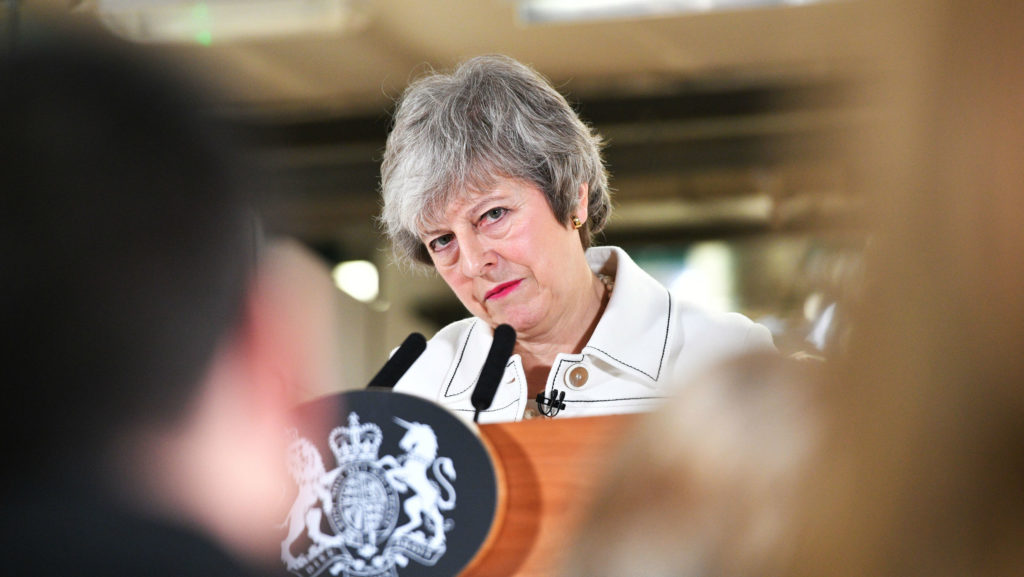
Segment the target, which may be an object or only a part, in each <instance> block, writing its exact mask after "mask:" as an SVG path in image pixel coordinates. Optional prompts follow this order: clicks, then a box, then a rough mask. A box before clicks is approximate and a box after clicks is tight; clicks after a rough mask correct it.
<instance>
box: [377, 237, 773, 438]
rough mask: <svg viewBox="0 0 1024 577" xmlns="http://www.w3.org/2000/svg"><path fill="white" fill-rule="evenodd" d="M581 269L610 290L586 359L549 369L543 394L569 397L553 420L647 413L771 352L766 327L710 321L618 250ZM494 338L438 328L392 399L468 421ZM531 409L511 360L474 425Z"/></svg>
mask: <svg viewBox="0 0 1024 577" xmlns="http://www.w3.org/2000/svg"><path fill="white" fill-rule="evenodd" d="M587 261H588V262H589V263H590V267H591V269H592V270H594V272H602V273H605V274H609V275H611V276H612V277H614V279H615V287H614V289H613V290H612V294H611V298H610V299H609V301H608V305H607V307H606V308H605V311H604V315H603V316H602V317H601V319H600V320H599V321H598V324H597V327H596V328H595V329H594V333H593V335H592V336H591V337H590V341H589V342H588V343H587V345H586V346H585V347H583V351H582V352H581V353H579V354H569V353H561V354H559V355H558V356H557V357H556V358H555V362H554V364H553V365H552V367H551V372H550V373H549V374H548V379H547V383H546V385H545V389H544V394H545V396H547V397H549V398H550V397H551V396H552V395H553V394H554V392H555V391H561V392H564V393H565V398H564V400H563V402H564V403H565V408H564V409H562V410H561V411H560V412H558V413H557V416H559V417H581V416H594V415H607V414H614V413H631V412H637V411H642V410H647V409H650V408H652V407H653V406H654V405H655V404H656V403H657V401H658V399H660V398H663V397H665V396H666V395H667V394H668V393H669V389H670V388H671V387H672V386H674V385H678V384H680V383H683V382H685V381H686V380H687V379H689V378H691V377H693V376H694V375H695V374H697V373H698V372H700V371H702V370H705V369H707V368H709V367H710V366H711V365H713V364H715V363H719V362H721V361H723V360H725V359H727V358H729V357H733V356H736V355H739V354H742V353H746V352H753V351H765V350H774V345H773V344H772V336H771V332H769V331H768V329H767V328H766V327H764V326H762V325H759V324H755V323H754V322H752V321H751V320H750V319H748V318H747V317H745V316H743V315H741V314H738V313H727V314H717V313H709V312H707V311H704V310H702V309H698V308H696V307H694V306H693V305H691V304H686V303H683V302H681V301H679V300H678V299H677V298H675V297H673V296H672V294H671V293H669V291H668V290H667V289H666V288H665V287H664V286H662V285H661V284H659V283H658V281H656V280H654V278H652V277H651V276H650V275H648V274H647V273H646V272H644V271H643V270H642V269H641V268H640V267H639V266H637V265H636V263H634V262H633V260H632V259H630V258H629V255H627V254H626V253H625V251H623V250H622V249H620V248H617V247H612V246H605V247H596V248H591V249H589V250H588V251H587ZM492 338H493V331H492V330H491V328H490V327H489V326H488V325H487V323H485V322H484V321H482V320H480V319H478V318H476V317H471V318H467V319H463V320H460V321H457V322H454V323H452V324H450V325H448V326H446V327H444V328H443V329H441V330H440V331H438V333H437V334H436V335H434V337H433V338H432V339H430V341H429V342H428V343H427V349H426V351H424V353H423V355H422V356H421V357H420V358H419V359H417V361H416V362H415V363H414V364H413V366H412V367H411V368H410V369H409V371H408V372H407V373H406V374H405V375H404V376H403V377H402V379H401V380H400V381H399V382H398V384H397V385H396V387H395V390H396V391H399V392H403V393H409V394H413V395H417V396H420V397H424V398H427V399H430V400H432V401H435V402H437V403H439V404H441V405H444V406H446V407H448V408H449V409H451V410H453V411H454V412H455V413H456V414H457V415H459V416H461V417H463V418H465V419H467V420H472V418H473V406H472V404H471V403H470V396H471V395H472V393H473V389H474V387H475V386H476V381H477V378H478V377H479V375H480V369H481V367H482V366H483V362H484V359H485V358H486V357H487V352H488V350H490V346H491V341H492ZM578 367H582V369H583V370H582V371H581V370H579V369H578ZM570 374H572V375H573V376H574V377H575V378H576V380H575V381H573V379H572V378H570V376H569V375H570ZM581 376H585V381H584V382H580V380H581ZM532 401H533V400H532V399H528V398H527V394H526V376H525V374H524V373H523V365H522V361H521V359H520V357H519V355H512V358H511V359H509V361H508V364H507V365H506V368H505V374H504V376H503V377H502V381H501V385H500V386H499V387H498V392H497V394H496V396H495V398H494V402H493V403H492V404H491V408H490V409H488V410H487V411H485V412H483V413H481V415H480V422H481V423H493V422H505V421H518V420H520V419H522V418H524V415H525V416H527V417H530V416H533V415H535V414H536V406H535V404H534V403H533V402H532ZM528 409H529V410H528Z"/></svg>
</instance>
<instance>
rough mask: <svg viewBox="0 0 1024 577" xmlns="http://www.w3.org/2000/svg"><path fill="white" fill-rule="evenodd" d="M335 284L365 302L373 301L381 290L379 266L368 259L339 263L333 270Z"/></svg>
mask: <svg viewBox="0 0 1024 577" xmlns="http://www.w3.org/2000/svg"><path fill="white" fill-rule="evenodd" d="M331 276H332V277H333V278H334V284H335V285H336V286H337V287H338V288H339V289H341V290H342V291H343V292H345V294H347V295H349V296H351V297H352V298H354V299H356V300H357V301H361V302H364V303H369V302H373V301H374V300H376V298H377V294H378V293H379V291H380V276H379V275H378V274H377V267H376V266H375V265H374V264H373V263H372V262H370V261H368V260H349V261H345V262H342V263H338V265H337V266H336V267H334V270H333V271H332V272H331Z"/></svg>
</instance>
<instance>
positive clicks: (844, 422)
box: [563, 0, 1024, 577]
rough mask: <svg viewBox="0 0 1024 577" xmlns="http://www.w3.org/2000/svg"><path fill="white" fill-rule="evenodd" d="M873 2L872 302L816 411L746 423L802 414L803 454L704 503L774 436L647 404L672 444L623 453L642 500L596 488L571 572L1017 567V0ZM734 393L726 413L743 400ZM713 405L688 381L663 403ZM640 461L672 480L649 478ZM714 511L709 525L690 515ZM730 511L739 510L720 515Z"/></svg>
mask: <svg viewBox="0 0 1024 577" xmlns="http://www.w3.org/2000/svg"><path fill="white" fill-rule="evenodd" d="M870 9H871V11H872V12H871V13H872V14H873V15H874V16H876V18H873V20H872V21H874V22H884V23H885V24H884V27H883V30H882V32H884V36H885V37H886V38H887V42H886V43H885V44H884V45H882V46H880V48H881V49H882V50H883V52H882V53H881V54H882V55H883V56H884V58H885V59H886V60H885V61H884V67H882V69H881V71H882V72H883V73H884V77H885V79H886V82H885V83H884V85H881V86H879V85H874V84H873V85H872V86H871V87H870V89H871V90H873V91H878V92H874V93H873V95H874V96H875V97H876V98H878V100H876V101H875V103H876V104H877V105H878V107H877V108H876V109H875V111H874V112H875V116H874V120H873V121H872V122H871V124H870V126H869V128H870V130H867V131H865V133H864V135H863V136H862V138H863V140H860V141H858V142H856V143H855V144H856V145H857V146H858V148H859V150H860V155H861V156H860V157H858V158H857V160H858V161H863V162H864V165H865V166H867V167H868V168H869V169H870V178H869V179H868V183H869V184H870V185H872V187H873V189H872V192H871V194H872V196H871V197H870V198H871V201H872V203H873V209H874V210H875V211H876V212H875V217H876V218H875V219H874V222H875V223H876V224H877V226H878V228H877V230H875V235H874V242H873V243H872V245H871V249H870V250H869V252H868V254H867V255H866V261H865V264H866V268H865V272H866V275H867V276H866V278H867V284H866V286H865V290H864V294H863V299H862V300H860V301H858V302H857V303H854V304H855V305H856V306H855V307H854V308H853V310H852V313H851V314H852V316H851V322H850V334H849V341H848V347H847V349H846V350H845V352H843V353H842V354H841V355H839V356H837V357H836V358H835V360H834V361H832V362H830V363H829V364H828V365H827V366H825V367H823V372H822V373H821V375H820V376H819V377H818V378H819V379H820V385H821V387H820V392H819V393H814V394H816V395H817V397H818V401H817V403H816V404H815V405H814V407H812V409H811V410H810V411H803V410H800V411H797V412H796V414H788V413H787V411H781V412H780V411H765V412H762V413H759V414H756V415H751V417H752V420H751V427H752V428H751V429H750V432H751V433H754V432H756V431H757V430H760V429H762V428H763V427H764V425H765V422H766V420H767V423H768V424H769V425H771V427H774V428H776V429H778V430H784V429H785V428H787V427H792V426H793V424H794V423H800V422H801V421H803V422H807V423H810V424H811V427H810V433H811V435H810V436H808V437H806V441H807V442H808V443H810V444H809V445H806V446H807V447H808V448H809V450H810V452H809V453H805V454H804V456H803V458H801V459H799V460H797V461H793V462H791V463H790V464H789V465H786V466H784V467H783V468H781V469H780V470H779V472H780V473H781V474H780V475H777V477H776V482H775V484H774V488H773V489H772V490H771V491H767V492H758V491H757V490H756V489H757V486H758V485H763V484H760V483H757V484H752V483H750V482H749V479H751V478H754V479H756V478H757V477H758V476H764V475H765V471H766V470H765V469H758V470H757V471H753V472H752V475H753V477H750V476H746V475H748V474H749V473H751V472H749V471H747V469H746V468H745V467H734V468H733V469H732V470H731V471H729V474H728V475H727V476H726V477H725V478H720V480H719V483H720V485H721V486H726V487H727V486H730V485H732V486H740V487H741V488H742V491H741V492H740V493H738V494H737V493H735V492H729V491H720V490H715V491H714V492H713V494H712V495H713V496H712V498H711V499H709V500H704V501H703V502H700V503H694V502H692V500H687V499H686V497H685V494H686V492H687V489H688V488H689V487H690V486H692V485H693V484H695V483H700V482H701V480H702V478H703V477H702V475H704V474H705V473H706V472H707V471H709V470H710V471H721V470H722V468H721V467H718V466H716V465H717V463H719V462H721V461H722V460H723V459H725V460H726V461H727V462H728V461H729V460H735V459H736V458H737V455H739V456H744V455H746V456H750V455H754V454H756V453H757V451H758V447H760V446H762V445H764V444H765V439H769V440H770V439H771V437H772V436H773V435H768V436H765V435H748V436H745V437H743V438H742V439H741V440H742V443H740V444H739V445H738V446H737V445H735V444H733V445H732V446H729V445H722V444H721V443H718V444H719V445H722V446H721V447H716V446H715V445H716V443H715V438H716V436H715V435H713V434H712V435H710V437H711V438H708V437H709V433H714V430H713V429H712V430H711V431H699V432H698V434H696V435H695V434H690V435H688V437H689V438H687V439H683V438H680V437H679V436H672V433H674V432H676V431H677V429H676V428H674V426H673V425H672V423H671V422H670V421H667V420H666V419H665V418H664V417H662V418H660V419H659V420H657V421H652V422H651V423H649V425H648V426H649V427H650V428H651V429H648V430H646V431H645V432H643V433H638V434H637V437H636V438H638V439H646V440H649V441H653V440H656V439H663V440H664V442H663V443H662V444H661V446H659V447H648V448H646V449H645V451H646V453H645V456H646V459H643V458H641V459H636V458H632V457H630V456H629V455H628V454H626V455H624V456H622V457H620V460H619V461H617V464H618V467H617V469H616V470H615V472H613V473H611V475H610V477H611V478H610V480H609V481H608V483H607V485H606V490H605V492H604V493H602V495H604V496H606V497H607V496H609V495H614V496H616V497H621V498H629V496H630V495H631V494H635V493H636V492H640V491H643V492H644V495H645V498H644V499H641V500H640V501H641V505H640V506H638V507H634V508H630V507H626V506H618V505H617V504H615V503H608V502H607V501H601V500H599V501H598V504H597V505H596V506H595V509H594V513H593V515H592V517H591V520H594V519H596V520H597V522H596V523H591V524H587V523H584V524H583V525H582V527H583V528H582V530H581V533H580V535H578V541H577V545H576V547H575V548H574V552H573V554H572V555H571V556H570V557H571V561H570V563H569V564H568V566H567V570H566V571H565V573H563V574H564V575H566V576H568V577H575V576H577V575H579V576H582V575H586V576H587V577H601V576H602V575H609V576H610V575H616V576H617V575H623V574H626V573H629V574H637V575H650V576H668V575H693V576H698V575H706V576H717V575H788V576H791V577H820V576H822V575H830V576H834V577H863V576H865V575H871V576H875V577H917V576H920V577H925V576H927V577H947V576H948V577H959V576H963V575H971V576H978V577H1010V576H1016V575H1020V574H1021V573H1022V571H1024V546H1022V543H1024V354H1022V351H1024V225H1022V223H1021V214H1022V213H1024V195H1022V187H1024V108H1022V107H1021V106H1020V103H1021V102H1022V101H1024V69H1022V68H1021V67H1020V65H1019V63H1020V61H1021V57H1024V50H1022V47H1021V46H1022V45H1021V43H1020V39H1021V37H1022V36H1024V4H1021V3H1019V2H1002V3H987V4H984V5H981V4H977V3H974V2H968V1H966V0H940V1H938V2H919V1H916V0H915V1H906V0H904V1H901V2H890V3H884V4H883V3H874V4H872V5H870ZM909 23H912V25H911V24H909ZM864 88H865V89H867V88H868V87H866V86H865V87H864ZM733 370H739V369H733ZM787 378H788V377H787ZM747 379H748V380H749V383H748V387H747V388H748V389H750V390H751V391H752V392H753V398H754V399H756V398H757V397H758V396H762V397H763V396H764V395H769V394H771V395H776V396H778V397H779V400H784V399H785V397H786V396H787V395H786V394H785V392H784V391H782V392H779V391H776V389H777V388H778V386H777V384H776V383H775V381H776V380H777V379H768V380H767V381H765V379H764V378H763V377H761V376H760V375H748V377H747ZM758 387H764V388H765V390H764V391H763V392H758V391H757V388H758ZM719 388H720V387H719ZM695 389H700V385H694V386H693V387H692V388H691V389H690V390H695ZM740 401H742V402H738V403H737V402H730V403H728V404H727V405H726V408H727V410H728V411H730V412H737V411H740V410H742V409H743V406H744V405H745V403H746V401H743V400H742V399H740ZM700 402H701V399H700V398H694V396H693V395H689V396H687V395H683V396H681V397H679V399H677V401H673V405H672V406H671V409H670V410H671V411H673V412H674V413H675V414H686V412H687V411H691V412H692V411H693V410H695V409H696V408H697V405H698V404H699V403H700ZM669 414H672V413H669ZM815 423H817V424H816V425H815ZM652 429H653V430H652ZM815 431H816V433H815ZM796 432H799V428H797V430H796ZM790 437H791V438H793V439H794V440H799V437H792V436H790ZM681 446H689V447H694V446H696V447H699V448H701V449H702V453H703V455H701V454H699V453H697V452H696V451H690V452H687V453H684V452H682V451H679V450H675V448H676V447H681ZM796 446H798V447H799V446H801V445H800V443H796ZM767 448H768V447H766V449H767ZM727 451H731V454H730V453H729V452H727ZM772 453H773V454H775V455H776V456H783V455H784V454H785V453H784V452H779V451H772ZM764 458H765V457H763V456H762V457H760V459H764ZM754 462H757V461H754ZM623 463H625V465H626V466H623ZM782 464H783V465H785V463H782ZM673 471H675V473H673ZM647 478H653V479H656V480H658V481H659V482H664V480H665V479H666V478H672V479H674V482H675V483H676V484H677V486H678V489H676V490H674V491H667V492H666V491H654V492H650V491H649V486H650V485H649V483H648V482H647ZM648 493H650V495H649V496H648ZM646 499H650V501H647V500H646ZM709 509H710V510H713V511H716V515H717V516H716V517H715V518H713V519H709V520H710V521H711V523H709V525H708V526H709V527H711V528H712V530H710V531H695V530H693V528H694V527H695V526H696V525H697V523H698V522H699V521H700V520H702V519H706V518H707V516H706V515H704V512H705V511H707V510H709ZM737 510H740V511H744V510H745V513H744V517H743V518H742V521H741V522H740V523H738V524H735V525H734V526H732V527H731V531H729V532H721V531H718V530H717V529H716V528H717V527H721V526H722V524H723V523H728V522H729V519H735V516H731V515H730V514H731V513H733V512H735V511H737ZM602 513H605V514H608V515H607V516H605V517H602V516H601V514H602ZM668 519H674V520H675V524H674V525H672V524H669V523H668V522H667V520H668ZM659 521H660V522H661V523H660V524H659ZM765 521H767V522H765ZM634 527H645V528H648V529H649V532H648V534H647V536H646V538H645V539H638V538H633V537H632V536H631V535H630V532H629V531H630V529H631V528H634ZM662 530H664V531H665V532H666V533H667V535H666V534H664V533H662V532H661V531H662ZM738 537H739V538H738ZM751 545H754V546H753V547H751ZM623 567H630V568H631V569H630V570H629V571H622V570H621V569H622V568H623Z"/></svg>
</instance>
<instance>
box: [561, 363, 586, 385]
mask: <svg viewBox="0 0 1024 577" xmlns="http://www.w3.org/2000/svg"><path fill="white" fill-rule="evenodd" d="M589 376H590V374H589V373H587V369H586V368H584V367H582V366H575V367H573V368H572V370H570V371H569V372H568V373H566V374H565V384H566V385H568V386H570V387H572V388H574V389H578V388H580V387H582V386H583V385H585V384H587V378H588V377H589Z"/></svg>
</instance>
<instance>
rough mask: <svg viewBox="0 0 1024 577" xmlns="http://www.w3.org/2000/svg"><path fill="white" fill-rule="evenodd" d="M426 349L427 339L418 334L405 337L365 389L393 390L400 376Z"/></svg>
mask: <svg viewBox="0 0 1024 577" xmlns="http://www.w3.org/2000/svg"><path fill="white" fill-rule="evenodd" d="M426 348H427V339H426V338H424V337H423V335H421V334H419V333H412V334H411V335H409V336H407V337H405V340H404V341H402V344H401V345H399V347H398V350H397V351H395V354H393V355H391V358H390V359H388V362H386V363H384V366H383V367H381V369H380V371H378V372H377V374H376V375H374V376H373V378H372V379H370V384H369V385H366V388H367V389H393V388H394V387H395V385H397V384H398V381H399V379H401V378H402V375H404V374H405V373H406V371H408V370H409V367H411V366H412V364H413V363H415V362H416V359H418V358H420V355H422V354H423V351H424V350H426Z"/></svg>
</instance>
